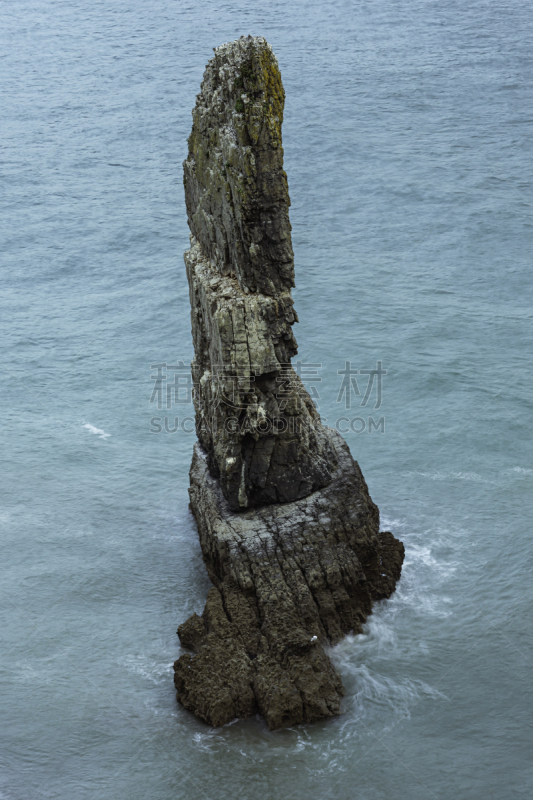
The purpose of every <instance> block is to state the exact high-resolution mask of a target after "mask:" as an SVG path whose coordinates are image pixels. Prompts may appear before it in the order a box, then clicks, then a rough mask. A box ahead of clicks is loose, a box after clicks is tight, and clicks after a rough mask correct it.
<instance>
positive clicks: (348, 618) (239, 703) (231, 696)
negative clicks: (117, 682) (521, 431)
mask: <svg viewBox="0 0 533 800" xmlns="http://www.w3.org/2000/svg"><path fill="white" fill-rule="evenodd" d="M329 433H330V434H331V437H332V441H333V444H334V446H335V449H336V454H337V459H338V466H337V469H336V471H335V473H334V476H333V480H332V481H331V483H330V484H329V485H328V486H326V487H325V488H323V489H321V490H319V491H316V492H314V493H313V494H311V495H309V496H308V497H306V498H304V499H302V500H296V501H294V502H291V503H284V504H275V505H269V506H264V507H262V508H256V509H252V510H248V511H244V512H235V511H232V510H231V509H230V507H229V505H228V503H227V501H226V500H225V498H224V496H223V494H222V490H221V488H220V485H219V483H218V481H217V480H216V479H214V478H212V477H211V475H210V474H209V470H208V466H207V457H206V453H205V452H204V451H203V450H202V448H201V447H200V445H198V444H197V445H196V446H195V450H194V456H193V461H192V466H191V472H190V478H191V486H190V489H189V493H190V499H191V509H192V511H193V514H194V516H195V517H196V521H197V523H198V532H199V536H200V544H201V548H202V553H203V557H204V561H205V564H206V566H207V570H208V573H209V577H210V579H211V581H212V582H213V588H212V589H210V591H209V593H208V596H207V602H206V605H205V609H204V612H203V614H202V616H201V617H200V616H198V615H197V614H193V615H192V617H190V618H189V619H188V620H187V621H186V622H184V623H183V624H182V625H180V627H179V629H178V635H179V637H180V641H181V643H182V645H183V646H184V647H187V648H189V649H191V650H192V651H194V655H190V654H185V655H182V656H181V657H180V658H179V659H178V660H177V661H176V662H175V664H174V671H175V675H174V683H175V686H176V690H177V697H178V700H179V701H180V702H181V703H182V704H183V705H184V706H185V708H187V709H189V710H190V711H192V712H193V713H194V714H196V715H197V716H198V717H200V718H201V719H203V720H205V721H206V722H207V723H209V724H210V725H214V726H219V725H224V724H225V723H227V722H230V721H231V720H233V719H235V718H236V717H241V718H244V717H249V716H251V715H253V714H256V713H257V712H259V713H260V714H262V715H263V717H264V718H265V720H266V722H267V724H268V726H269V728H271V729H274V728H280V727H284V726H289V725H294V724H295V723H299V722H313V721H316V720H319V719H324V718H327V717H331V716H334V715H336V714H338V713H339V710H340V701H341V698H342V696H343V694H344V688H343V685H342V681H341V678H340V676H339V674H338V673H337V672H336V670H335V668H334V667H333V664H332V663H331V661H330V659H329V658H328V656H327V655H326V653H325V651H324V649H323V646H324V645H328V644H335V643H337V642H339V641H340V640H341V639H342V638H343V636H345V635H346V634H347V633H349V632H350V631H353V632H354V633H359V632H360V631H361V629H362V625H363V623H364V622H365V620H366V618H367V616H368V614H370V613H371V609H372V602H373V601H375V600H381V599H384V598H387V597H389V596H390V595H391V594H392V592H393V591H394V588H395V585H396V581H397V580H398V579H399V577H400V572H401V566H402V562H403V558H404V548H403V544H402V543H401V542H400V541H398V540H397V539H395V538H394V536H393V535H392V534H391V533H389V532H381V533H380V532H379V511H378V509H377V506H376V505H375V504H374V503H373V502H372V500H371V498H370V495H369V493H368V489H367V486H366V483H365V480H364V478H363V475H362V473H361V470H360V469H359V466H358V464H357V462H356V461H354V460H353V458H352V456H351V454H350V451H349V449H348V446H347V444H346V443H345V442H344V440H343V439H342V437H341V436H339V435H338V434H337V433H336V431H333V430H331V429H330V431H329Z"/></svg>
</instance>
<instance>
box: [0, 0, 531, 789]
mask: <svg viewBox="0 0 533 800" xmlns="http://www.w3.org/2000/svg"><path fill="white" fill-rule="evenodd" d="M0 31H1V33H0V36H1V37H2V45H3V47H2V52H3V55H4V57H3V58H2V60H1V64H2V75H3V78H4V84H5V86H6V93H5V97H4V101H3V121H4V125H3V134H4V135H3V150H2V166H1V168H2V178H3V188H4V192H3V196H2V199H1V203H2V227H1V231H2V239H3V246H2V254H3V258H2V276H3V287H4V291H3V294H2V299H1V301H0V302H1V304H2V307H1V312H0V314H1V316H0V318H1V320H2V323H1V324H2V342H3V348H2V355H1V357H0V361H1V364H2V374H3V380H2V401H3V409H4V423H5V424H4V436H3V447H2V461H3V464H2V476H3V481H2V507H1V511H0V515H1V516H0V522H1V525H2V537H1V540H0V541H1V548H2V552H1V563H2V594H1V596H2V608H3V625H2V662H1V663H2V667H1V669H2V694H3V696H2V708H3V711H4V721H3V724H2V726H1V728H0V753H1V761H0V797H2V798H6V800H22V799H24V800H25V798H27V797H32V798H40V797H46V798H71V797H76V798H80V800H93V798H94V800H97V798H98V799H100V798H106V800H107V798H109V800H111V798H115V797H128V798H132V799H133V798H139V799H140V798H145V797H147V796H149V797H150V798H153V800H170V798H172V800H175V798H180V797H184V798H185V797H187V798H195V800H196V798H204V797H208V798H215V797H216V798H221V799H223V798H230V797H231V798H234V797H235V796H239V797H240V798H248V799H249V800H256V799H258V798H265V797H267V798H269V797H277V796H278V795H283V796H284V797H287V798H352V797H357V798H361V799H362V800H378V799H379V800H398V798H404V797H405V798H415V799H416V798H424V800H425V799H426V798H428V797H430V798H431V797H436V798H442V799H443V800H455V798H457V797H460V798H469V799H470V798H472V800H477V799H478V798H480V797H487V798H490V797H498V798H501V797H505V798H514V797H516V798H518V797H524V798H526V797H530V796H531V791H532V786H533V774H532V769H531V766H530V757H529V756H530V751H531V739H532V736H531V727H530V718H531V690H530V681H529V680H528V678H529V677H530V674H531V647H532V631H531V622H530V619H531V614H530V609H531V602H532V590H531V582H530V572H531V560H532V559H531V548H530V545H529V540H530V537H529V527H530V519H531V511H532V497H533V492H532V488H533V463H532V458H531V446H530V442H529V438H528V435H527V431H528V428H527V425H528V423H529V420H530V416H531V397H532V379H531V372H530V369H529V358H528V356H529V354H530V352H531V316H532V312H531V270H530V263H529V262H530V254H531V234H532V227H531V147H532V145H531V141H532V137H531V124H532V120H531V113H530V109H531V102H532V97H531V94H532V91H531V85H532V74H531V71H532V70H531V66H532V62H531V54H530V47H529V42H530V40H531V33H532V21H531V15H530V14H529V13H528V10H527V9H524V8H523V7H522V5H520V4H519V3H518V2H514V1H513V2H506V3H504V4H500V5H499V6H497V7H496V6H494V4H492V3H488V2H474V3H471V4H469V5H468V7H466V6H464V5H461V4H457V3H455V2H446V3H444V4H440V5H439V6H435V5H434V4H431V3H426V2H422V3H420V2H406V3H402V4H400V5H399V6H398V5H394V4H392V3H390V2H379V3H377V4H372V5H369V4H359V5H353V4H348V3H344V2H341V3H338V4H334V5H333V6H327V7H325V6H324V5H323V4H319V3H315V2H311V3H306V4H299V3H294V4H292V5H291V6H290V7H287V6H286V5H284V4H280V3H273V4H270V6H269V8H268V10H267V9H266V7H265V10H264V11H263V10H261V9H259V8H255V7H254V6H253V5H248V6H239V5H238V4H236V3H233V2H228V3H225V4H223V5H222V6H221V5H216V4H214V3H211V2H207V3H203V4H201V5H200V4H197V3H190V4H188V5H183V6H178V5H177V4H175V3H170V2H167V1H166V0H157V2H155V3H152V4H150V5H149V6H147V5H146V4H142V3H139V2H137V0H130V2H128V3H125V2H122V0H117V2H113V3H111V2H96V3H91V4H89V3H84V2H73V0H65V1H64V2H60V3H53V4H52V3H44V2H40V1H33V2H25V0H23V2H20V3H18V4H17V6H16V8H14V7H13V8H9V9H8V7H7V6H5V7H4V8H2V10H0ZM249 32H250V33H254V34H260V35H264V36H265V37H266V38H267V40H268V41H269V42H270V43H271V44H272V46H273V48H274V51H275V53H276V55H277V57H278V61H279V64H280V68H281V72H282V77H283V82H284V85H285V90H286V93H287V100H286V108H285V120H284V128H283V140H284V149H285V169H286V171H287V174H288V179H289V189H290V195H291V199H292V207H291V222H292V226H293V231H292V233H293V245H294V250H295V265H296V290H295V291H294V298H295V305H296V308H297V309H298V314H299V318H300V324H299V325H297V326H295V334H296V338H297V340H298V343H299V352H300V356H299V358H300V360H301V362H302V364H303V365H310V364H320V365H321V366H320V367H314V368H311V367H308V369H316V371H317V374H316V375H315V378H317V377H321V378H322V380H321V381H317V382H315V384H314V385H315V388H316V392H317V394H318V395H319V399H318V403H319V406H320V413H321V414H322V416H323V419H326V420H327V423H328V424H329V425H333V426H335V423H336V422H338V426H339V428H340V430H341V432H343V435H345V438H346V440H347V441H348V443H349V445H350V448H351V450H352V453H353V455H354V456H355V458H357V459H358V461H359V463H360V465H361V468H362V470H363V473H364V475H365V478H366V480H367V482H368V485H369V489H370V493H371V495H372V498H373V500H374V501H375V502H376V503H377V504H378V506H379V507H380V510H381V514H382V528H383V529H388V530H391V531H392V532H393V533H394V535H395V536H396V537H398V538H399V539H401V540H402V541H403V542H404V544H405V547H406V560H405V563H404V567H403V572H402V578H401V580H400V582H399V584H398V588H397V591H396V592H395V594H394V595H393V596H392V597H391V599H390V600H388V601H385V602H383V603H381V604H378V605H377V606H376V608H375V611H374V614H373V615H372V616H371V617H370V618H369V621H368V623H367V625H366V626H365V632H364V633H363V634H362V635H360V636H357V637H350V636H349V637H347V638H346V639H345V640H344V641H343V642H341V643H340V644H339V645H337V646H336V647H335V648H333V649H332V652H331V656H332V658H333V660H334V662H335V665H336V667H337V668H338V669H339V671H340V673H341V675H342V678H343V681H344V684H345V687H346V697H345V699H344V701H343V714H342V715H341V716H339V717H337V718H335V719H333V720H330V721H328V722H325V723H319V724H315V725H310V726H297V727H295V728H293V729H289V730H282V731H277V732H269V731H268V729H267V728H266V726H265V724H264V723H263V722H262V721H260V720H258V719H251V720H247V721H245V722H235V723H232V724H230V725H227V726H225V727H223V728H220V729H210V728H208V727H207V726H206V725H204V724H203V723H201V722H200V721H199V720H197V719H196V718H194V717H193V716H192V715H190V714H189V713H188V712H186V711H185V710H184V709H183V708H181V707H180V706H178V704H177V703H176V701H175V694H174V687H173V684H172V662H173V661H174V660H175V659H176V658H177V657H178V656H179V655H180V653H181V652H182V651H181V649H180V646H179V641H178V637H177V636H176V633H175V631H176V627H177V624H178V623H179V622H180V621H181V620H183V619H185V618H186V617H187V616H188V615H189V614H191V613H192V612H193V611H196V612H198V613H200V612H201V610H202V609H203V605H204V602H205V596H206V593H207V590H208V588H209V581H208V579H207V576H206V573H205V568H204V565H203V563H202V560H201V555H200V549H199V545H198V541H197V538H196V532H195V527H194V523H193V520H192V518H191V516H190V514H189V511H188V506H187V503H188V498H187V485H188V469H189V465H190V460H191V454H192V445H193V442H194V435H193V434H192V433H186V432H185V430H189V429H190V427H191V423H190V418H191V417H192V405H191V404H188V403H187V402H185V403H179V404H174V405H173V407H172V408H171V409H170V410H169V411H167V409H166V408H165V407H163V408H162V409H161V410H158V409H157V403H152V404H150V402H149V401H150V397H151V394H152V390H153V388H154V381H153V380H151V375H152V374H153V373H154V370H151V369H150V365H152V364H160V363H166V364H168V365H176V364H178V362H179V361H180V360H182V361H184V362H186V363H188V362H189V361H190V358H191V356H192V341H191V334H190V319H189V298H188V291H187V282H186V276H185V268H184V265H183V259H182V253H183V250H184V249H186V247H188V230H187V222H186V214H185V206H184V198H183V186H182V168H181V162H182V160H183V158H184V157H185V155H186V149H187V142H186V139H187V136H188V133H189V131H190V126H191V116H190V112H191V109H192V107H193V105H194V101H195V93H196V92H197V91H198V87H199V85H200V81H201V76H202V73H203V69H204V66H205V64H206V63H207V61H208V59H209V58H210V57H211V54H212V49H211V48H212V47H214V46H216V45H218V44H221V43H222V42H225V41H228V40H231V39H234V38H236V37H237V36H240V35H241V34H242V33H249ZM347 361H349V362H350V364H351V367H352V368H353V369H365V370H369V369H375V368H376V363H377V362H378V361H381V362H382V367H383V369H386V370H387V374H386V375H385V376H383V391H382V403H381V406H380V407H379V408H376V409H374V406H375V405H376V404H377V391H376V386H374V387H373V390H372V392H371V395H370V396H369V399H368V403H367V405H366V406H361V405H360V404H361V402H362V401H363V399H364V394H365V389H366V385H367V380H368V376H366V375H361V374H358V375H356V376H355V377H356V380H357V386H358V389H359V391H360V395H359V396H356V395H355V394H354V392H353V390H352V392H351V407H350V408H346V402H345V397H342V396H341V402H339V403H337V402H336V401H337V398H338V394H339V389H340V386H341V381H342V378H343V376H342V375H339V374H338V372H337V371H338V370H343V369H345V368H346V367H345V365H346V362H347ZM174 374H175V373H174V372H170V373H169V375H170V379H169V380H173V378H174ZM184 374H185V373H184ZM308 377H309V373H308ZM183 385H184V386H185V389H184V390H183V392H182V395H181V397H182V399H183V398H185V400H187V391H186V384H185V383H184V384H183ZM163 406H164V404H163ZM154 417H159V418H160V422H159V425H160V427H161V431H160V432H159V433H157V432H152V433H151V432H150V428H151V427H152V429H153V428H154V427H157V425H156V426H154V425H153V424H152V423H151V420H152V418H154ZM165 417H167V418H168V419H167V428H168V429H169V430H172V428H173V427H174V418H175V417H179V420H180V422H179V423H178V430H177V432H176V433H169V432H166V430H165V423H164V421H165ZM341 418H343V419H341ZM370 418H372V419H373V420H374V421H375V422H376V423H378V422H379V420H380V419H381V418H384V428H385V430H384V432H383V433H382V432H380V431H381V426H378V429H377V430H376V429H375V428H374V429H372V431H371V432H369V431H370ZM184 419H185V423H183V421H184ZM187 420H189V421H187ZM363 423H364V428H365V429H364V431H363V432H361V433H356V432H355V431H357V430H360V429H361V428H362V425H363ZM350 424H351V425H352V429H350ZM184 428H185V430H184Z"/></svg>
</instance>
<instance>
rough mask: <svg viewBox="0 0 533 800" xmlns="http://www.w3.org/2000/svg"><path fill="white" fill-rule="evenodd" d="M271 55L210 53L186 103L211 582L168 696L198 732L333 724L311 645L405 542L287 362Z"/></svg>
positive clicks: (288, 314) (332, 634)
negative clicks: (253, 719) (388, 525)
mask: <svg viewBox="0 0 533 800" xmlns="http://www.w3.org/2000/svg"><path fill="white" fill-rule="evenodd" d="M284 98H285V93H284V90H283V85H282V82H281V75H280V72H279V68H278V63H277V60H276V57H275V55H274V53H273V52H272V48H271V47H270V45H269V44H268V43H267V42H266V41H265V39H263V38H262V37H252V36H248V37H241V38H240V39H238V40H237V41H235V42H230V43H228V44H225V45H222V46H221V47H218V48H216V49H215V55H214V58H212V59H211V61H210V62H209V63H208V65H207V68H206V71H205V73H204V79H203V82H202V86H201V91H200V94H199V95H198V96H197V100H196V107H195V108H194V110H193V127H192V132H191V135H190V137H189V153H188V156H187V159H186V161H185V162H184V185H185V198H186V205H187V215H188V221H189V227H190V231H191V236H190V239H191V247H190V249H189V250H187V251H186V253H185V265H186V269H187V278H188V281H189V292H190V300H191V323H192V336H193V343H194V361H193V364H192V374H193V382H194V387H195V390H194V403H195V412H196V433H197V437H198V442H197V443H196V445H195V447H194V454H193V460H192V465H191V472H190V489H189V494H190V505H191V510H192V512H193V514H194V516H195V518H196V522H197V525H198V533H199V537H200V545H201V548H202V554H203V558H204V561H205V564H206V567H207V571H208V574H209V577H210V579H211V581H212V583H213V588H212V589H210V591H209V592H208V595H207V601H206V605H205V609H204V612H203V614H202V616H197V615H196V614H193V616H192V617H190V618H189V619H188V620H187V621H186V622H184V623H183V624H182V625H180V627H179V629H178V634H179V637H180V640H181V643H182V645H183V646H184V647H186V648H189V649H190V650H192V651H193V654H185V655H182V656H181V657H180V658H179V659H178V660H177V661H176V663H175V665H174V670H175V675H174V681H175V685H176V689H177V697H178V700H179V701H180V702H181V703H182V704H183V705H184V706H185V707H186V708H187V709H189V710H191V711H193V712H194V713H195V714H196V715H197V716H199V717H201V718H202V719H203V720H205V721H206V722H208V723H209V724H211V725H223V724H225V723H227V722H230V721H231V720H233V719H235V718H236V717H241V718H244V717H248V716H250V715H252V714H256V713H258V712H259V713H260V714H261V715H263V717H264V718H265V720H266V722H267V724H268V726H269V727H270V728H279V727H283V726H287V725H293V724H295V723H298V722H312V721H314V720H319V719H324V718H326V717H330V716H333V715H335V714H338V713H339V709H340V700H341V697H342V695H343V694H344V689H343V686H342V681H341V678H340V676H339V675H338V673H337V672H336V670H335V669H334V667H333V665H332V663H331V661H330V659H329V658H328V656H327V654H326V652H325V651H324V646H325V645H329V644H335V643H337V642H338V641H339V640H340V639H341V638H342V637H343V636H344V635H345V634H346V633H348V632H350V631H354V632H356V633H357V632H359V631H361V626H362V624H363V623H364V621H365V620H366V617H367V615H368V614H369V613H370V612H371V607H372V602H373V601H374V600H379V599H383V598H386V597H389V596H390V594H391V593H392V592H393V591H394V587H395V585H396V581H397V580H398V578H399V576H400V571H401V565H402V561H403V553H404V551H403V545H402V543H401V542H399V541H397V540H396V539H395V538H394V537H393V536H392V534H391V533H388V532H379V511H378V508H377V506H376V505H375V504H374V503H373V502H372V500H371V498H370V495H369V493H368V489H367V486H366V483H365V480H364V478H363V475H362V474H361V470H360V469H359V466H358V464H357V462H356V461H354V460H353V458H352V456H351V454H350V451H349V449H348V446H347V444H346V443H345V442H344V440H343V439H342V437H341V436H340V435H339V434H338V433H337V432H336V431H334V430H333V429H331V428H327V427H325V426H324V425H323V424H322V422H321V421H320V416H319V414H318V412H317V410H316V408H315V406H314V403H313V401H312V400H311V398H310V397H309V394H308V393H307V391H306V390H305V388H304V386H303V385H302V383H301V381H300V379H299V377H298V376H297V374H296V373H295V371H294V369H293V368H292V366H291V358H292V357H293V356H294V355H296V353H297V344H296V340H295V338H294V334H293V330H292V326H293V325H294V323H295V322H297V321H298V318H297V315H296V312H295V310H294V307H293V300H292V296H291V288H292V287H293V286H294V256H293V250H292V244H291V226H290V222H289V205H290V200H289V193H288V184H287V176H286V174H285V172H284V170H283V148H282V143H281V127H282V122H283V107H284Z"/></svg>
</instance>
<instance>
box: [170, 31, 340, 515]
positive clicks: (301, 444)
mask: <svg viewBox="0 0 533 800" xmlns="http://www.w3.org/2000/svg"><path fill="white" fill-rule="evenodd" d="M284 99H285V93H284V90H283V86H282V83H281V75H280V72H279V69H278V64H277V60H276V57H275V56H274V54H273V52H272V49H271V47H270V46H269V45H268V44H267V42H266V41H265V40H264V39H263V38H261V37H251V36H249V37H247V38H244V37H243V38H241V39H239V40H238V41H236V42H232V43H231V44H227V45H223V46H222V47H219V48H217V49H216V50H215V57H214V58H213V59H212V60H211V61H210V62H209V64H208V65H207V69H206V71H205V75H204V80H203V83H202V89H201V92H200V94H199V95H198V97H197V101H196V108H195V109H194V111H193V128H192V133H191V135H190V137H189V154H188V157H187V160H186V161H185V163H184V173H185V175H184V184H185V198H186V203H187V214H188V219H189V227H190V229H191V249H190V250H189V251H188V252H187V253H186V254H185V263H186V266H187V276H188V279H189V288H190V295H191V307H192V312H191V314H192V331H193V340H194V352H195V356H194V365H193V379H194V384H195V387H196V390H195V409H196V427H197V434H198V439H199V440H200V442H201V443H202V445H203V447H204V448H205V450H206V452H207V458H208V464H209V469H210V472H211V474H212V475H213V476H214V477H216V478H217V479H218V480H219V481H220V485H221V487H222V491H223V492H224V496H225V498H226V500H227V501H228V503H229V505H230V507H231V508H233V509H236V510H238V509H243V508H250V507H253V506H258V505H265V504H268V503H278V502H288V501H291V500H297V499H300V498H302V497H306V496H307V495H309V494H310V493H311V492H313V491H315V490H316V489H320V488H322V487H324V486H326V485H327V484H328V483H329V482H330V481H331V477H332V471H334V470H335V468H336V456H335V449H334V447H333V446H332V444H331V441H330V437H329V435H328V434H327V433H326V431H325V429H324V427H323V425H322V423H321V422H320V417H319V415H318V414H317V412H316V410H315V407H314V404H313V402H312V400H311V398H310V397H309V395H308V393H307V392H306V391H305V389H304V387H303V386H302V384H301V381H300V379H299V378H298V376H297V375H296V373H295V371H294V369H293V368H292V366H291V357H292V356H294V355H295V354H296V352H297V346H296V340H295V338H294V335H293V332H292V325H293V324H294V322H295V321H296V320H297V317H296V313H295V311H294V308H293V301H292V297H291V287H292V286H294V259H293V251H292V244H291V233H290V232H291V226H290V222H289V203H290V200H289V193H288V187H287V176H286V174H285V172H284V170H283V149H282V146H281V124H282V121H283V106H284Z"/></svg>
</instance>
